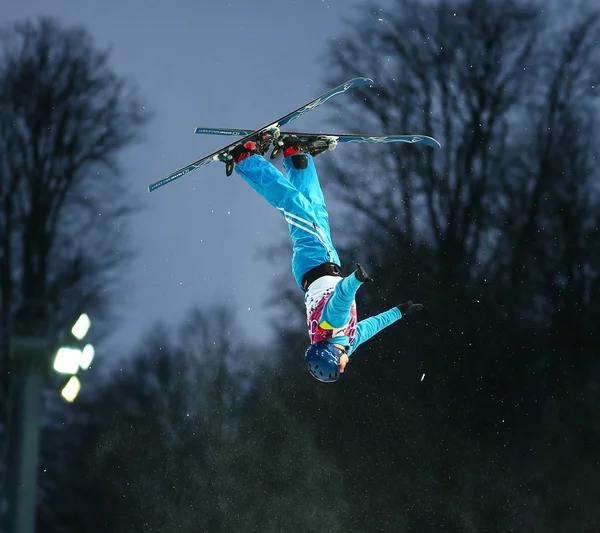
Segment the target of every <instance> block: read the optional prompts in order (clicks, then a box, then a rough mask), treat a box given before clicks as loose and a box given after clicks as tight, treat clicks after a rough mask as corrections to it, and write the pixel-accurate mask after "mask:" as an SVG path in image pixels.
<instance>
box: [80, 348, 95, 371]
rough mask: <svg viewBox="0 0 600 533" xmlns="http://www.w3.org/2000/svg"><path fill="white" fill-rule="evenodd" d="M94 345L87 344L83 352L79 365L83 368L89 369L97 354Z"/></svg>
mask: <svg viewBox="0 0 600 533" xmlns="http://www.w3.org/2000/svg"><path fill="white" fill-rule="evenodd" d="M95 353H96V352H95V350H94V347H93V346H92V345H91V344H86V345H85V346H84V347H83V350H82V352H81V358H80V359H79V366H80V367H81V369H82V370H87V369H88V368H89V367H90V365H91V364H92V359H94V354H95Z"/></svg>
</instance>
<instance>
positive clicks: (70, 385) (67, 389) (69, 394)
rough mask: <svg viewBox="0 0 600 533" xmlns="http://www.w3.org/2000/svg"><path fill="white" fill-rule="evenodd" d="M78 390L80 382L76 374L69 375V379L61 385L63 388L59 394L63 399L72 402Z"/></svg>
mask: <svg viewBox="0 0 600 533" xmlns="http://www.w3.org/2000/svg"><path fill="white" fill-rule="evenodd" d="M80 390H81V383H80V381H79V380H78V379H77V376H71V379H69V381H67V384H66V385H65V386H64V387H63V390H62V391H61V392H60V394H61V396H62V397H63V398H64V399H65V400H67V401H68V402H72V401H73V400H74V399H75V398H76V397H77V395H78V394H79V391H80Z"/></svg>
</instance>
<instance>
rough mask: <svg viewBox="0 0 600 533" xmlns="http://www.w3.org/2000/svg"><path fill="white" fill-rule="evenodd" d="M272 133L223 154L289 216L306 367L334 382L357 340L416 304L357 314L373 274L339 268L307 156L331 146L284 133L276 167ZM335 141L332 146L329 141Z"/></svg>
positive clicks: (320, 191) (287, 219)
mask: <svg viewBox="0 0 600 533" xmlns="http://www.w3.org/2000/svg"><path fill="white" fill-rule="evenodd" d="M272 140H273V139H272V137H271V136H270V135H268V134H265V135H263V137H261V138H260V139H259V140H258V142H252V141H250V142H246V143H244V144H239V145H237V146H235V147H234V148H233V149H232V150H231V152H230V155H231V156H232V158H233V161H234V163H235V170H236V172H237V173H238V174H239V175H240V176H241V177H242V178H243V179H244V180H245V181H246V182H248V184H249V185H250V186H251V187H252V188H253V189H255V190H256V191H257V192H258V193H259V194H260V195H262V196H263V197H264V198H265V200H267V202H269V203H270V204H271V205H272V206H274V207H275V208H277V209H278V210H279V211H280V212H281V213H282V214H283V216H284V217H285V220H286V221H287V223H288V227H289V231H290V236H291V238H292V243H293V257H292V272H293V275H294V277H295V278H296V282H297V283H298V285H299V287H300V288H301V289H302V290H303V291H304V293H305V295H304V301H305V304H306V313H307V324H308V334H309V337H310V343H311V344H310V346H309V347H308V349H307V350H306V352H305V357H304V359H305V363H306V366H307V367H308V370H309V372H310V373H311V374H312V375H313V376H314V377H315V378H316V379H318V380H319V381H322V382H334V381H337V380H338V379H339V377H340V373H343V372H344V369H345V367H346V365H347V364H348V362H349V360H350V357H351V355H352V353H353V352H354V351H355V350H356V348H358V346H359V345H360V344H362V343H363V342H365V341H367V340H369V339H370V338H371V337H373V336H374V335H376V334H377V333H379V332H380V331H381V330H382V329H384V328H386V327H387V326H389V325H391V324H393V323H394V322H396V321H397V320H399V319H400V318H402V317H403V316H405V315H409V314H410V313H413V312H414V311H418V310H420V309H422V308H423V306H422V305H421V304H414V303H413V302H412V301H410V302H406V303H403V304H400V305H398V306H396V307H393V308H392V309H390V310H388V311H385V312H383V313H381V314H379V315H375V316H372V317H370V318H367V319H365V320H361V321H360V322H358V321H357V315H356V301H355V294H356V292H357V290H358V289H359V288H360V287H361V285H363V283H366V282H370V281H373V280H372V279H371V278H370V277H369V276H368V274H367V273H366V271H365V269H364V268H363V267H361V266H360V265H357V268H356V270H355V271H354V272H352V273H351V274H350V275H348V276H344V275H343V273H342V268H341V263H340V259H339V257H338V254H337V252H336V250H335V248H334V246H333V243H332V241H331V235H330V228H329V217H328V214H327V209H326V206H325V199H324V197H323V192H322V190H321V187H320V184H319V178H318V175H317V171H316V169H315V165H314V161H313V157H314V156H317V155H319V154H321V153H323V152H324V151H326V150H327V149H331V147H328V146H327V143H326V142H325V141H320V140H318V141H313V142H312V143H311V142H301V141H300V140H299V139H298V138H297V137H294V136H286V137H284V138H283V157H284V159H283V166H284V168H285V170H286V173H287V177H288V179H286V178H285V177H284V176H283V174H282V173H281V172H280V171H279V170H278V169H277V167H275V166H274V165H272V164H271V163H270V162H268V161H267V160H266V159H265V158H264V157H263V155H264V154H265V153H266V151H267V150H268V148H269V146H270V144H271V142H272ZM333 147H335V146H333Z"/></svg>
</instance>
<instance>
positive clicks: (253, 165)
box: [235, 155, 339, 288]
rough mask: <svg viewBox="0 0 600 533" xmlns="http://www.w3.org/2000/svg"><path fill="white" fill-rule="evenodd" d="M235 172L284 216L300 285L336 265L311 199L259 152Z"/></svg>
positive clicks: (295, 271) (238, 165)
mask: <svg viewBox="0 0 600 533" xmlns="http://www.w3.org/2000/svg"><path fill="white" fill-rule="evenodd" d="M235 169H236V172H237V173H238V174H239V175H240V176H241V177H242V178H244V180H245V181H246V182H247V183H248V184H249V185H250V186H251V187H252V188H253V189H254V190H256V191H257V192H258V193H259V194H260V195H261V196H263V197H264V198H265V200H267V202H269V203H270V204H271V205H272V206H273V207H276V208H277V209H278V210H279V211H280V212H281V213H282V214H283V216H284V217H285V219H286V221H287V223H288V227H289V230H290V236H291V238H292V242H293V245H294V256H293V259H292V270H293V273H294V277H295V278H296V281H297V283H298V285H299V286H300V287H301V288H302V276H304V274H305V273H306V272H308V271H309V270H311V269H312V268H314V267H316V266H318V265H320V264H322V263H326V262H334V263H337V264H339V257H338V255H337V252H336V251H335V250H334V249H333V246H332V245H331V242H330V238H329V235H328V233H326V232H325V231H324V228H322V227H321V225H320V222H319V219H318V218H317V216H316V214H315V211H314V209H313V206H312V204H311V203H310V201H309V200H308V199H307V198H306V197H305V196H304V195H303V194H301V193H300V191H298V189H296V188H295V187H294V186H293V185H292V183H291V182H290V181H288V180H286V179H285V177H284V176H283V175H282V174H281V172H279V170H278V169H277V168H276V167H275V166H274V165H272V164H271V163H269V162H268V161H267V160H265V158H264V157H262V156H260V155H253V156H251V157H248V158H247V159H244V160H243V161H240V162H239V163H238V164H237V165H236V167H235Z"/></svg>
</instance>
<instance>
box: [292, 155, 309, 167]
mask: <svg viewBox="0 0 600 533" xmlns="http://www.w3.org/2000/svg"><path fill="white" fill-rule="evenodd" d="M291 157H292V164H293V165H294V168H295V169H297V170H305V169H307V168H308V156H307V155H305V154H297V155H293V156H291Z"/></svg>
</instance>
